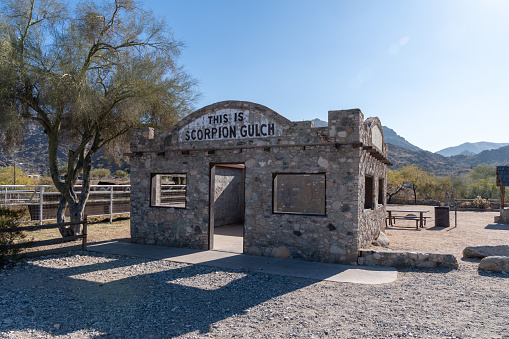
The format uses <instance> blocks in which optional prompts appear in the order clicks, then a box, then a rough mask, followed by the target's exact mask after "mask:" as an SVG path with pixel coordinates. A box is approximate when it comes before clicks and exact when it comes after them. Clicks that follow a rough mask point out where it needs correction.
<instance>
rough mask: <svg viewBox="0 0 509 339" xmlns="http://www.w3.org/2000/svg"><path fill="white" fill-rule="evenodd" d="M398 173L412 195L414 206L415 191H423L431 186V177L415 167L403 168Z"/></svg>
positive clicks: (415, 200)
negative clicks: (408, 186)
mask: <svg viewBox="0 0 509 339" xmlns="http://www.w3.org/2000/svg"><path fill="white" fill-rule="evenodd" d="M400 173H401V175H402V177H403V179H404V180H405V182H406V183H408V184H409V185H410V188H411V189H412V191H413V193H414V204H415V205H417V191H418V190H421V191H425V190H427V189H428V187H430V186H431V185H432V177H431V175H430V174H429V173H428V172H426V171H424V170H422V169H420V168H419V167H417V166H416V165H410V166H404V167H402V168H401V169H400Z"/></svg>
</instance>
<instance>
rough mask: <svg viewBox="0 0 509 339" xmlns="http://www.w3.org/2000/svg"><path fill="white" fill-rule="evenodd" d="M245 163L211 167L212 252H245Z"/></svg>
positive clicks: (210, 235)
mask: <svg viewBox="0 0 509 339" xmlns="http://www.w3.org/2000/svg"><path fill="white" fill-rule="evenodd" d="M244 178H245V166H244V164H212V165H211V167H210V207H209V210H210V219H209V227H210V228H209V229H210V231H209V249H214V250H219V251H226V252H235V253H243V248H244V245H243V242H244V241H243V240H244V210H245V202H244V200H245V199H244Z"/></svg>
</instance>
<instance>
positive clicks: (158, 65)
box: [0, 0, 195, 236]
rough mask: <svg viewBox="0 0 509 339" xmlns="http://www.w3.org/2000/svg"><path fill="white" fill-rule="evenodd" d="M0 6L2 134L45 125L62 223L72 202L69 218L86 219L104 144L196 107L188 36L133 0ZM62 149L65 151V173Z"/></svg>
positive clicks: (164, 124) (116, 151)
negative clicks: (184, 51)
mask: <svg viewBox="0 0 509 339" xmlns="http://www.w3.org/2000/svg"><path fill="white" fill-rule="evenodd" d="M0 13H2V14H1V18H0V20H1V22H0V25H1V29H0V35H1V36H0V74H1V76H0V114H1V115H0V130H1V136H2V138H3V141H4V142H5V143H6V144H10V145H13V144H16V143H19V142H20V141H21V140H22V137H23V131H24V127H25V123H26V122H27V121H36V122H37V123H39V124H40V125H41V126H42V128H43V129H44V132H45V133H46V134H47V136H48V155H49V157H48V158H49V168H50V172H51V177H52V180H53V183H54V184H55V187H56V188H57V189H58V191H59V192H60V193H61V194H62V199H61V201H60V204H59V209H58V215H57V219H58V221H59V222H62V221H64V218H65V217H64V211H65V208H66V207H68V208H69V211H70V217H71V220H72V221H77V220H80V219H81V218H82V214H83V210H84V207H85V204H86V202H87V199H88V195H89V191H90V169H91V160H92V157H93V156H94V155H95V154H96V153H97V152H98V151H99V150H101V149H105V151H106V152H107V153H108V154H110V155H121V154H122V152H124V151H125V150H126V146H127V144H128V138H129V136H128V133H127V132H128V131H129V129H130V128H132V127H138V126H143V125H148V126H155V127H160V128H169V127H170V126H172V125H173V124H174V123H175V122H176V121H178V119H180V118H181V117H182V116H183V115H185V114H187V113H188V112H189V111H190V110H191V104H192V102H193V100H194V97H195V94H194V90H193V89H194V82H193V80H192V79H191V78H190V77H189V76H188V75H187V74H186V73H185V72H184V71H183V70H182V68H181V67H179V66H178V65H177V64H176V58H177V57H178V55H179V53H180V49H181V47H182V44H181V43H180V42H179V41H177V40H175V39H174V37H173V35H172V34H171V31H170V30H169V29H168V28H167V26H166V24H165V22H164V21H163V20H160V19H158V18H156V17H155V16H154V15H153V14H152V13H151V12H148V11H145V10H143V9H141V8H140V7H139V6H138V5H137V4H136V3H134V1H130V0H109V1H105V2H101V3H99V2H97V1H83V2H82V3H79V4H78V5H77V6H76V7H75V8H68V7H67V6H66V5H65V4H64V3H63V2H60V1H57V0H55V1H52V0H13V1H12V0H11V1H4V2H3V6H2V8H1V12H0ZM59 149H65V151H66V154H68V158H67V163H66V164H65V165H67V166H66V168H67V171H66V173H65V174H66V175H65V176H64V178H65V179H61V176H60V174H59V164H58V163H57V151H58V150H59ZM64 167H65V166H64ZM81 173H82V175H83V186H82V189H81V192H76V190H75V187H74V186H75V183H76V180H77V178H78V175H80V174H81ZM61 233H62V235H63V236H70V235H75V234H79V233H80V228H79V226H78V227H75V228H71V229H65V230H61Z"/></svg>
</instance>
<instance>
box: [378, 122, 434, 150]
mask: <svg viewBox="0 0 509 339" xmlns="http://www.w3.org/2000/svg"><path fill="white" fill-rule="evenodd" d="M382 127H383V129H384V140H385V142H386V143H388V144H391V145H396V146H399V147H403V148H406V149H409V150H411V151H416V152H420V151H424V150H422V149H420V148H419V147H417V146H415V145H412V144H411V143H409V142H408V141H407V140H406V139H405V138H403V137H402V136H400V135H398V133H396V132H395V131H394V130H393V129H391V128H389V127H387V126H382Z"/></svg>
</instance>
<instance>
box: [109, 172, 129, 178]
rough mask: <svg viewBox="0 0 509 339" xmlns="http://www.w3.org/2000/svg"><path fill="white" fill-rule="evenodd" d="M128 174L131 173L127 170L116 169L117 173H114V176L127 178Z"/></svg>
mask: <svg viewBox="0 0 509 339" xmlns="http://www.w3.org/2000/svg"><path fill="white" fill-rule="evenodd" d="M128 175H129V173H127V172H126V171H122V170H116V171H115V173H113V176H114V177H117V178H125V177H127V176H128Z"/></svg>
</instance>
